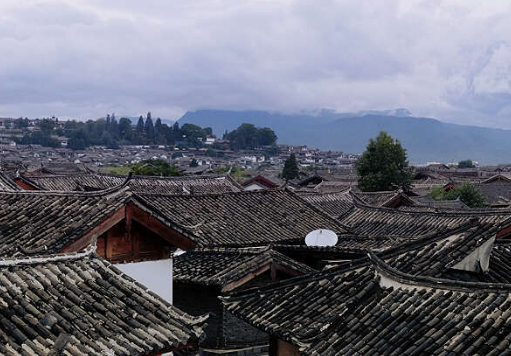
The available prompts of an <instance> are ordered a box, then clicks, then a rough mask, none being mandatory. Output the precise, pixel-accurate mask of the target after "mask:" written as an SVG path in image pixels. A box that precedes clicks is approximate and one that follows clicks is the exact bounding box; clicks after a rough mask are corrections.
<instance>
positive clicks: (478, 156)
mask: <svg viewBox="0 0 511 356" xmlns="http://www.w3.org/2000/svg"><path fill="white" fill-rule="evenodd" d="M245 122H247V123H252V124H254V125H256V126H260V127H270V128H272V129H273V130H274V131H275V133H276V134H277V136H278V142H279V143H287V144H296V145H299V144H303V145H307V146H310V147H318V148H320V149H322V150H339V151H343V152H346V153H362V152H363V151H364V149H365V147H366V145H367V142H368V140H369V138H371V137H375V136H376V135H377V134H378V132H379V131H381V130H384V131H387V132H388V133H389V134H390V135H391V136H393V137H395V138H397V139H399V140H400V141H401V143H402V144H403V146H404V147H405V148H406V149H407V152H408V157H409V159H410V161H411V162H412V163H416V164H420V163H425V162H428V161H443V162H452V161H459V160H462V159H472V160H475V161H479V162H480V163H481V164H497V163H509V162H511V130H501V129H493V128H484V127H476V126H464V125H455V124H448V123H444V122H441V121H438V120H435V119H429V118H418V117H413V116H411V114H410V112H409V111H408V110H406V109H397V110H388V111H383V112H374V111H371V112H360V113H355V114H342V113H335V112H332V111H328V110H324V111H319V112H314V113H300V114H282V113H272V112H267V111H220V110H200V111H194V112H187V113H186V114H185V115H184V116H183V117H182V118H180V119H179V124H180V125H182V124H184V123H193V124H196V125H199V126H201V127H206V126H210V127H212V128H213V132H215V133H216V134H217V135H220V136H221V135H222V133H223V132H225V130H232V129H234V128H236V127H238V126H239V125H241V124H242V123H245Z"/></svg>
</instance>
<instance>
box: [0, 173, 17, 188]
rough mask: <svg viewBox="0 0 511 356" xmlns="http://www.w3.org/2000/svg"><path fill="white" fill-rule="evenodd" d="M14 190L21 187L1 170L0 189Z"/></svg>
mask: <svg viewBox="0 0 511 356" xmlns="http://www.w3.org/2000/svg"><path fill="white" fill-rule="evenodd" d="M13 190H20V188H19V187H18V185H17V184H16V183H14V181H13V180H12V179H11V178H9V177H8V176H7V175H6V174H5V173H4V172H1V171H0V191H13Z"/></svg>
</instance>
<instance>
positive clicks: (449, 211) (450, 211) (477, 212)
mask: <svg viewBox="0 0 511 356" xmlns="http://www.w3.org/2000/svg"><path fill="white" fill-rule="evenodd" d="M353 202H354V205H355V208H359V209H368V210H375V211H384V212H389V213H392V214H409V215H433V216H434V215H436V216H438V215H450V216H452V215H460V216H475V217H477V216H486V215H494V214H498V213H506V214H509V215H510V216H511V209H510V210H505V209H498V208H496V209H454V208H442V209H440V210H438V209H437V210H436V211H414V210H406V209H403V210H401V209H394V208H388V207H384V206H372V205H368V204H366V203H364V202H362V201H360V198H357V199H353Z"/></svg>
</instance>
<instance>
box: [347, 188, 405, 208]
mask: <svg viewBox="0 0 511 356" xmlns="http://www.w3.org/2000/svg"><path fill="white" fill-rule="evenodd" d="M351 194H352V195H353V196H355V198H358V199H359V200H360V201H361V202H363V203H364V204H367V205H370V206H377V207H380V206H387V205H386V204H388V203H389V202H391V201H393V200H394V199H396V198H398V197H400V196H401V194H402V192H400V191H383V192H360V191H357V192H355V191H352V192H351Z"/></svg>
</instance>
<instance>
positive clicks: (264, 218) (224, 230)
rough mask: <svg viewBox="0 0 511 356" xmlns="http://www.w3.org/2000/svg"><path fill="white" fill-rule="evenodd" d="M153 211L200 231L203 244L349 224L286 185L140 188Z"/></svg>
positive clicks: (237, 243)
mask: <svg viewBox="0 0 511 356" xmlns="http://www.w3.org/2000/svg"><path fill="white" fill-rule="evenodd" d="M137 200H138V201H140V202H142V203H143V204H145V205H146V206H147V207H148V208H149V209H150V210H151V211H154V212H157V213H158V214H160V215H161V216H163V217H165V218H166V219H167V220H168V221H172V222H173V223H174V224H176V225H178V226H181V228H182V229H183V230H184V231H187V232H188V233H189V234H193V235H194V236H196V237H197V240H198V245H199V246H202V247H220V246H223V247H227V246H230V247H242V246H263V245H268V244H270V243H284V242H285V243H303V242H304V239H305V236H306V235H307V234H308V233H309V232H311V231H313V230H316V229H320V228H321V229H330V230H333V231H334V232H335V233H337V234H338V235H340V234H342V233H346V230H345V228H344V227H343V226H342V225H341V224H340V223H339V222H337V221H336V220H335V219H333V218H332V217H330V216H328V215H327V214H326V213H325V212H323V211H321V210H319V209H317V208H316V207H314V206H312V205H311V204H309V203H307V202H305V201H304V200H302V199H301V198H300V197H298V196H297V195H296V194H294V193H292V192H290V191H287V190H282V189H275V190H266V191H256V192H241V193H226V194H207V195H162V194H137Z"/></svg>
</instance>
